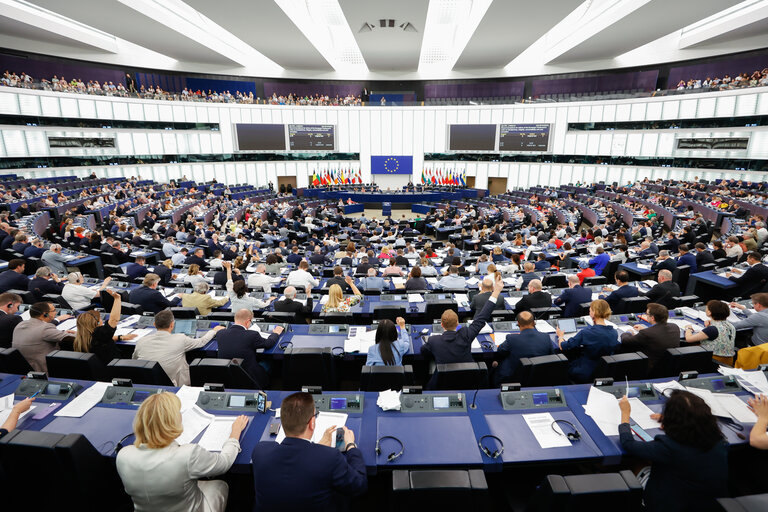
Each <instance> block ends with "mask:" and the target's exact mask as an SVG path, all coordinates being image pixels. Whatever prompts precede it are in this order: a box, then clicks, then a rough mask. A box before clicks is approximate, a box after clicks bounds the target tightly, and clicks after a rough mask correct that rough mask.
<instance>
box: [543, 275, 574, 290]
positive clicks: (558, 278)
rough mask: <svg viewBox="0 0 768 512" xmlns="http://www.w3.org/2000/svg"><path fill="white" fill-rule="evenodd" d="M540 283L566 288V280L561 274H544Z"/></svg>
mask: <svg viewBox="0 0 768 512" xmlns="http://www.w3.org/2000/svg"><path fill="white" fill-rule="evenodd" d="M541 285H542V286H546V287H551V288H568V280H567V279H566V276H565V275H563V274H551V275H548V276H544V279H542V281H541Z"/></svg>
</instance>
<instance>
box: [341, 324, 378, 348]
mask: <svg viewBox="0 0 768 512" xmlns="http://www.w3.org/2000/svg"><path fill="white" fill-rule="evenodd" d="M375 344H376V331H375V330H374V331H367V330H366V329H365V327H362V328H354V327H351V328H350V329H349V337H348V338H347V339H345V340H344V352H347V353H349V352H359V353H361V354H367V353H368V350H369V349H370V348H371V347H372V346H374V345H375Z"/></svg>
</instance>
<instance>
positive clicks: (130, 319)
mask: <svg viewBox="0 0 768 512" xmlns="http://www.w3.org/2000/svg"><path fill="white" fill-rule="evenodd" d="M140 317H141V315H131V316H129V317H126V318H125V319H123V320H120V322H119V323H118V324H117V328H118V329H124V328H126V327H128V326H129V325H133V324H135V323H136V322H138V321H139V318H140Z"/></svg>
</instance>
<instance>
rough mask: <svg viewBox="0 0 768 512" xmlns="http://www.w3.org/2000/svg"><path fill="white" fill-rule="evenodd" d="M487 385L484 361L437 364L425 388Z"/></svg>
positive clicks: (469, 387)
mask: <svg viewBox="0 0 768 512" xmlns="http://www.w3.org/2000/svg"><path fill="white" fill-rule="evenodd" d="M487 386H488V366H487V365H486V364H485V363H484V362H479V363H477V362H472V363H448V364H438V365H437V367H436V368H435V372H434V373H433V374H432V378H431V379H430V380H429V383H428V384H427V389H439V390H455V389H476V388H484V387H487Z"/></svg>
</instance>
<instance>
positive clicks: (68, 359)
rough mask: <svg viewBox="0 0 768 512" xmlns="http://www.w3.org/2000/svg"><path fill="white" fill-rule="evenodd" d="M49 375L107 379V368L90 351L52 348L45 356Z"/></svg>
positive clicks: (69, 377)
mask: <svg viewBox="0 0 768 512" xmlns="http://www.w3.org/2000/svg"><path fill="white" fill-rule="evenodd" d="M45 364H46V366H47V367H48V375H49V376H50V377H58V378H66V379H80V380H101V381H108V380H109V377H108V374H107V368H106V366H104V363H102V362H101V359H99V358H98V356H96V354H92V353H84V352H73V351H70V350H54V351H52V352H49V353H48V354H46V356H45Z"/></svg>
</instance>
